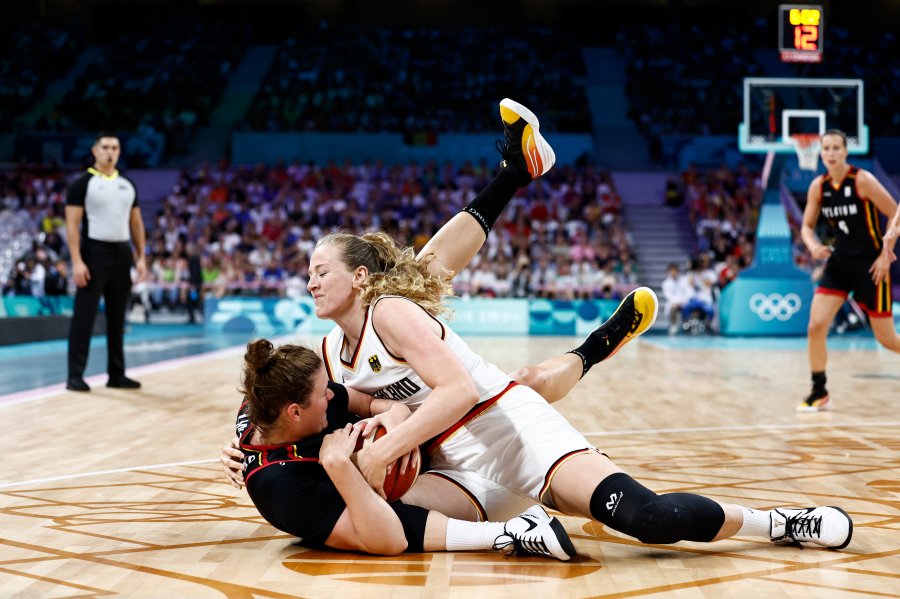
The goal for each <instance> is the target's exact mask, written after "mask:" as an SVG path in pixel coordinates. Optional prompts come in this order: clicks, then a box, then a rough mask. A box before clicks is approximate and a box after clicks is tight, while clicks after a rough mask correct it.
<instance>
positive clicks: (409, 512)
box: [390, 501, 428, 553]
mask: <svg viewBox="0 0 900 599" xmlns="http://www.w3.org/2000/svg"><path fill="white" fill-rule="evenodd" d="M390 505H391V508H392V509H393V510H394V513H395V514H397V517H398V518H400V524H402V525H403V534H404V535H405V536H406V551H407V553H422V552H423V551H425V523H426V522H428V510H426V509H425V508H423V507H419V506H417V505H407V504H405V503H400V502H399V501H395V502H393V503H391V504H390Z"/></svg>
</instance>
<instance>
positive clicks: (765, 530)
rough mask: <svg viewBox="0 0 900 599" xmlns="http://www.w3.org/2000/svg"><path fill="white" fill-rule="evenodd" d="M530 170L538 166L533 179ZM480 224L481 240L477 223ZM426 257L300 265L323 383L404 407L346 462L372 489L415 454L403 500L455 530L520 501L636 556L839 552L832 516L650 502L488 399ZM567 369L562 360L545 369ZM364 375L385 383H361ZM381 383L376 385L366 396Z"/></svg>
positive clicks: (563, 427) (512, 395) (530, 160)
mask: <svg viewBox="0 0 900 599" xmlns="http://www.w3.org/2000/svg"><path fill="white" fill-rule="evenodd" d="M501 116H502V118H503V122H504V127H505V129H506V136H507V147H506V149H507V151H508V153H509V156H508V157H507V159H506V162H507V163H512V164H513V166H515V167H516V168H517V170H519V171H520V172H522V173H524V172H525V170H526V169H527V172H528V173H529V174H530V175H531V176H532V177H535V176H539V175H540V174H543V172H546V170H547V169H548V168H549V166H550V165H552V159H551V160H545V158H547V156H548V154H547V153H546V152H543V153H542V152H541V148H542V145H541V144H545V142H544V141H543V139H542V138H540V136H539V133H538V123H537V119H536V118H535V117H534V115H533V114H532V113H531V112H530V111H528V110H527V109H525V108H524V107H522V106H521V105H519V104H516V103H515V102H512V101H509V100H504V101H503V102H502V103H501ZM511 140H512V142H511ZM510 150H513V151H510ZM535 156H537V157H535ZM549 156H552V154H550V155H549ZM526 157H527V158H526ZM535 165H540V166H539V167H538V168H537V170H533V169H532V167H534V166H535ZM473 216H475V217H476V220H478V215H476V214H473ZM455 218H459V216H457V217H455ZM451 224H452V221H451ZM481 224H482V226H483V227H484V229H485V231H488V230H489V224H488V225H487V226H485V224H484V222H482V223H481ZM436 239H437V238H436ZM435 248H437V249H436V250H435V251H434V255H433V256H431V255H427V253H426V256H424V257H423V258H422V259H420V260H417V259H416V258H415V257H414V255H413V252H412V250H411V249H408V248H407V249H406V250H402V251H401V250H399V249H398V248H396V246H395V245H394V244H393V241H392V240H390V238H389V237H387V236H386V235H383V234H370V235H366V236H364V237H357V236H354V235H348V234H333V235H329V236H327V237H325V238H323V239H322V240H320V242H319V243H318V244H317V246H316V249H315V251H314V253H313V256H312V258H311V260H310V281H309V286H308V287H309V290H310V292H311V293H312V295H313V298H314V300H315V302H316V314H317V316H319V317H321V318H328V319H331V320H333V321H335V323H336V324H337V326H338V329H339V330H336V331H334V332H333V333H331V334H330V335H329V337H328V338H327V339H326V341H325V342H324V343H323V354H324V355H323V357H324V358H325V359H326V360H327V361H328V367H329V368H330V372H329V373H328V374H329V376H330V377H332V379H333V380H335V381H337V382H342V381H343V382H344V383H345V384H346V385H347V386H348V387H349V388H354V386H355V384H356V383H359V384H360V385H368V387H367V388H368V389H369V390H370V391H374V392H375V393H376V394H378V393H381V394H382V395H383V396H385V394H387V396H390V394H392V393H393V394H396V397H397V399H399V400H401V401H405V402H409V405H410V406H411V407H414V408H415V411H414V412H413V414H412V415H411V416H410V417H409V418H407V419H405V420H403V421H402V422H398V423H387V422H385V424H386V426H387V425H388V424H390V425H389V426H387V428H388V430H389V432H388V434H387V435H385V436H384V437H382V438H381V439H380V440H379V442H378V443H374V444H371V445H370V446H369V447H368V448H366V449H363V450H362V451H361V452H360V453H359V457H358V464H359V468H360V470H361V471H362V473H363V474H364V475H365V476H366V478H367V479H368V481H369V483H370V484H371V485H372V486H373V488H375V489H376V490H379V491H380V490H381V486H382V482H383V480H384V472H385V469H386V468H387V466H388V464H391V463H393V461H394V460H396V459H397V458H399V457H400V456H402V455H405V454H406V453H408V452H409V451H411V450H412V449H413V448H414V447H417V446H419V445H423V444H427V449H428V451H429V453H430V454H431V458H432V462H431V465H432V468H434V469H435V471H436V473H435V475H433V476H428V475H425V476H422V477H420V481H421V480H424V481H427V485H426V484H422V485H420V484H419V483H417V485H416V487H417V489H414V490H417V491H421V493H418V494H417V495H416V496H415V497H414V498H411V499H410V500H411V501H414V502H415V503H418V504H419V505H422V506H423V507H428V508H431V509H436V510H439V511H441V512H442V513H445V514H447V515H449V516H456V517H460V512H459V511H454V510H459V509H460V508H459V506H458V503H457V504H454V505H448V504H449V503H451V502H453V501H454V499H453V498H457V497H460V496H465V497H467V498H468V500H469V501H471V503H472V505H475V506H477V509H478V511H479V514H477V516H479V517H480V516H483V515H484V514H485V513H486V514H487V515H488V516H489V517H490V518H495V517H497V514H499V513H505V512H504V510H509V509H514V508H512V507H511V506H513V505H518V504H520V502H521V501H523V499H524V498H531V499H532V500H538V501H541V502H542V503H544V504H545V505H548V506H551V507H554V508H556V509H558V510H560V511H562V512H564V513H567V514H571V515H580V516H585V517H589V518H594V519H596V520H598V521H600V522H602V523H604V524H606V525H608V526H610V527H611V528H613V529H615V530H618V531H620V532H623V533H625V534H628V535H631V536H634V537H636V538H638V539H639V540H641V541H643V542H646V543H674V542H677V541H679V540H693V541H714V540H719V539H723V538H727V537H731V536H734V535H736V534H740V535H760V536H765V537H769V538H771V539H772V540H773V541H782V540H786V541H791V542H802V543H809V544H816V545H820V546H825V547H830V548H842V547H845V546H846V545H847V544H848V543H849V541H850V536H851V533H852V522H851V520H850V518H849V516H847V514H846V513H845V512H843V510H840V509H839V508H830V507H827V508H803V509H777V510H772V511H754V510H750V509H747V508H744V507H741V506H737V505H731V504H719V503H717V502H715V501H712V500H710V499H708V498H705V497H702V496H699V495H694V494H689V493H669V494H664V495H657V494H656V493H654V492H652V491H651V490H649V489H647V488H646V487H644V486H642V485H640V484H639V483H638V482H637V481H635V480H634V479H632V478H631V477H629V476H628V475H627V474H625V473H624V472H623V471H622V470H621V469H619V468H618V467H617V466H616V465H615V464H614V463H613V462H612V461H611V460H610V459H609V458H608V457H606V456H605V455H603V454H601V453H600V452H599V451H598V450H597V449H596V448H594V447H593V446H592V445H591V444H590V443H588V442H587V441H586V440H585V439H584V437H583V436H582V435H581V434H580V433H578V432H577V431H576V430H575V429H574V428H573V427H572V426H571V425H570V424H569V423H568V422H567V421H566V420H565V419H564V418H563V417H562V416H561V415H560V414H559V413H558V412H556V411H555V410H554V409H553V408H552V407H551V406H549V405H548V404H547V402H545V401H544V400H543V399H541V397H540V396H539V395H537V393H535V392H534V391H532V390H531V389H530V388H529V387H527V386H526V385H517V384H515V383H513V382H512V381H511V380H509V379H506V382H507V386H506V387H504V390H505V392H504V391H503V390H501V392H500V393H497V394H494V395H492V393H494V392H496V391H497V389H498V388H500V385H501V384H502V382H504V381H503V375H502V373H499V371H498V370H497V369H496V368H494V367H492V366H490V365H486V364H483V362H481V361H480V359H478V358H477V356H475V354H474V353H472V352H471V350H469V348H468V347H467V346H465V344H464V343H463V342H462V341H459V340H458V339H457V338H456V337H455V336H454V335H452V334H450V333H449V332H448V331H449V329H448V327H446V326H445V325H443V324H442V323H440V322H439V321H438V320H437V319H436V318H435V316H437V315H439V314H441V313H442V312H443V311H444V310H445V308H444V307H443V306H442V304H441V298H442V296H443V295H446V294H448V293H449V291H450V287H449V284H448V278H447V277H441V276H435V274H434V273H435V271H436V270H437V271H438V272H440V269H439V268H434V263H435V262H438V261H440V264H439V266H443V267H444V268H445V269H446V271H449V272H450V274H452V271H454V270H456V269H457V268H458V267H461V265H464V264H465V262H461V263H460V262H459V261H455V260H454V259H453V256H452V255H451V256H449V257H448V254H446V253H443V252H442V251H441V248H442V246H441V244H440V243H436V244H435ZM425 249H426V250H428V249H429V248H427V247H426V248H425ZM458 257H459V256H457V258H458ZM434 258H436V259H434ZM392 296H393V297H392ZM397 296H401V297H397ZM656 306H657V303H656V298H655V296H654V295H653V294H652V292H651V291H650V290H649V289H645V288H642V289H640V290H637V291H636V292H635V293H633V294H631V295H629V297H628V298H626V300H625V301H624V302H623V305H621V306H620V307H619V309H618V310H617V312H616V314H615V315H614V316H613V318H611V319H610V321H608V322H607V323H605V324H604V325H603V326H601V327H600V329H598V330H597V331H595V332H594V333H593V334H592V335H591V336H590V337H589V338H588V340H587V341H586V342H585V343H584V344H583V345H582V346H580V347H579V348H578V349H576V350H574V351H573V352H572V354H574V355H575V356H577V357H578V358H580V361H581V362H582V364H583V370H582V373H578V374H579V375H580V374H583V372H585V371H586V370H587V369H588V368H589V367H590V366H591V365H592V364H595V363H596V362H598V361H600V360H602V359H605V358H607V357H609V356H611V355H612V354H613V353H615V352H616V351H617V350H618V349H619V348H621V347H622V345H624V343H626V342H627V341H628V340H630V339H631V338H633V337H634V336H636V335H637V334H639V333H640V332H642V331H643V330H646V328H648V327H649V326H650V325H651V324H652V322H653V320H654V319H655V316H656ZM369 350H372V351H371V353H370V351H369ZM473 356H474V358H473ZM370 358H371V361H370ZM573 359H574V358H573V356H572V355H571V354H570V355H568V356H565V357H563V358H562V359H561V360H560V359H557V360H558V361H557V364H558V365H559V364H561V363H562V361H564V360H569V364H571V361H572V360H573ZM473 360H474V361H473ZM551 362H552V361H551ZM473 365H474V370H473ZM386 368H387V370H386ZM366 369H368V370H370V371H372V373H373V374H374V375H380V374H381V373H385V374H384V376H381V377H380V378H379V377H378V376H376V377H374V378H373V377H371V376H370V375H369V373H368V372H367V371H366ZM379 369H380V370H379ZM376 370H379V371H378V372H376ZM562 370H566V369H565V368H561V369H560V372H561V371H562ZM568 370H571V368H569V369H568ZM388 375H390V378H388ZM474 376H477V377H478V378H479V380H478V381H476V380H474ZM562 378H564V379H565V377H562ZM381 383H384V384H385V386H383V387H379V388H377V389H376V388H375V387H376V386H377V385H378V384H381ZM569 383H571V378H568V379H565V384H562V385H557V390H559V389H565V386H566V384H568V386H569V387H571V384H569ZM376 418H378V417H377V416H376ZM460 491H462V492H461V493H460ZM405 501H406V498H404V502H405ZM473 515H474V514H472V513H471V512H470V513H469V514H468V516H469V517H472V516H473Z"/></svg>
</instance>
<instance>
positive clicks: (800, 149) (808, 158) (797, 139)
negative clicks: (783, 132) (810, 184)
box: [788, 133, 822, 172]
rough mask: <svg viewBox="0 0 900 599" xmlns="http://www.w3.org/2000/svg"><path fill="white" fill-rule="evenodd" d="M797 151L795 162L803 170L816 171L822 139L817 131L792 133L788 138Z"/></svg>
mask: <svg viewBox="0 0 900 599" xmlns="http://www.w3.org/2000/svg"><path fill="white" fill-rule="evenodd" d="M788 140H789V141H790V144H791V145H792V146H794V151H796V152H797V162H798V163H799V165H800V168H801V169H803V170H805V171H812V172H816V170H818V168H819V150H821V149H822V140H821V138H820V137H819V134H818V133H792V134H791V136H790V137H789V138H788Z"/></svg>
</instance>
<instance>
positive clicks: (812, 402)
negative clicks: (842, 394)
mask: <svg viewBox="0 0 900 599" xmlns="http://www.w3.org/2000/svg"><path fill="white" fill-rule="evenodd" d="M830 408H831V399H830V398H829V397H828V391H827V390H826V389H824V388H823V389H813V390H812V392H811V393H810V394H809V396H808V397H807V398H806V399H804V400H803V401H801V402H800V405H799V406H797V411H798V412H824V411H825V410H828V409H830Z"/></svg>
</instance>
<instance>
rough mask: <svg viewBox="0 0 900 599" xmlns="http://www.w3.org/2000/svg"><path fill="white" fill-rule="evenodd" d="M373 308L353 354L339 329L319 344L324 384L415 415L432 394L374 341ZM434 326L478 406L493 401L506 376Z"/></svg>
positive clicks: (404, 364) (445, 328) (401, 361)
mask: <svg viewBox="0 0 900 599" xmlns="http://www.w3.org/2000/svg"><path fill="white" fill-rule="evenodd" d="M382 297H400V296H382ZM379 299H381V298H379ZM404 299H406V298H404ZM408 301H412V300H408ZM375 303H377V300H376V302H375ZM374 307H375V304H372V305H371V306H369V307H368V308H367V309H366V316H365V322H364V323H363V328H362V334H361V335H360V338H359V344H358V345H357V347H356V350H355V351H353V348H350V347H347V343H346V340H345V338H344V332H343V331H342V330H341V329H340V327H334V329H332V331H331V332H330V333H328V335H327V336H326V337H325V338H324V339H323V340H322V359H323V360H324V362H325V369H326V371H327V374H328V378H329V379H330V380H332V381H334V382H336V383H341V384H343V385H346V386H348V387H351V388H353V389H356V390H357V391H362V392H363V393H368V394H370V395H374V396H375V397H377V398H380V399H394V400H397V401H402V402H403V403H404V404H406V406H407V407H409V409H410V410H412V411H415V410H416V409H417V408H418V407H419V406H420V405H422V402H423V401H425V399H426V398H427V397H428V394H429V393H431V388H430V387H428V386H427V385H426V384H425V383H424V382H423V381H422V379H421V378H420V377H419V375H418V374H416V371H415V370H413V369H412V368H411V367H410V366H409V364H407V362H406V360H404V359H402V358H400V357H398V356H394V355H392V354H391V353H390V352H389V351H388V350H387V348H386V347H385V346H384V343H382V341H381V339H379V338H378V334H377V333H375V329H374V327H373V326H372V310H373V308H374ZM423 310H424V308H423ZM426 314H427V312H426ZM429 316H430V314H429ZM432 318H434V317H432ZM434 320H435V322H437V323H438V324H439V325H440V327H441V339H443V340H444V343H446V344H447V346H448V347H450V350H451V351H452V352H453V353H454V354H455V355H456V357H457V358H458V359H459V361H460V362H462V365H463V367H464V368H465V369H466V370H467V371H468V372H469V373H471V375H472V379H473V380H474V381H475V387H476V389H477V390H478V401H479V403H480V402H482V401H486V400H488V399H490V398H492V397H494V396H495V395H497V394H499V393H500V392H501V391H503V389H505V388H506V386H507V385H509V383H510V381H511V380H512V379H510V378H509V376H507V375H506V374H505V373H503V372H502V371H501V370H500V369H499V368H497V367H496V366H494V365H493V364H489V363H488V362H485V361H484V358H482V357H481V356H479V355H478V354H476V353H475V352H474V351H472V349H471V348H470V347H469V346H468V345H467V344H466V343H465V342H464V341H463V340H462V339H460V338H459V336H458V335H457V334H456V333H454V332H453V331H452V330H451V329H450V327H448V326H446V325H445V324H443V323H441V321H439V320H438V319H436V318H435V319H434ZM351 352H352V353H351Z"/></svg>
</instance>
